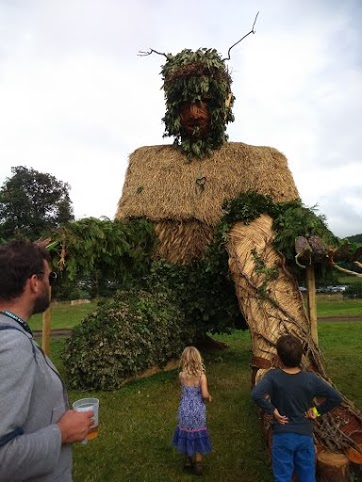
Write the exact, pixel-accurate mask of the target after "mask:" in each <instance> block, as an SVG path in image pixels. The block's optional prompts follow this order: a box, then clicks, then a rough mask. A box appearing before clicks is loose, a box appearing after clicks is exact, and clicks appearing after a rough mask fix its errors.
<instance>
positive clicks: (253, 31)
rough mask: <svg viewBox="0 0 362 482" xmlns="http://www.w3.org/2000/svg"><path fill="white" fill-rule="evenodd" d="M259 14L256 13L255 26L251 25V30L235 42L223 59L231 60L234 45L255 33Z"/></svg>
mask: <svg viewBox="0 0 362 482" xmlns="http://www.w3.org/2000/svg"><path fill="white" fill-rule="evenodd" d="M258 15H259V12H258V13H257V14H256V15H255V19H254V23H253V26H252V27H251V30H250V32H248V33H247V34H246V35H244V37H241V39H240V40H238V41H237V42H235V43H234V44H233V45H232V46H231V47H230V48H229V50H228V56H227V57H225V58H224V59H222V60H223V61H224V60H230V51H231V49H232V48H233V47H235V45H238V44H239V43H240V42H241V41H242V40H244V38H246V37H247V36H248V35H250V34H251V33H255V30H254V27H255V24H256V21H257V19H258Z"/></svg>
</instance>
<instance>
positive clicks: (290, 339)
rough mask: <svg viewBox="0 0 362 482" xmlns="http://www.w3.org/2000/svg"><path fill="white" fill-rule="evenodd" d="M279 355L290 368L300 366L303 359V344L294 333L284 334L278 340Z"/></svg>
mask: <svg viewBox="0 0 362 482" xmlns="http://www.w3.org/2000/svg"><path fill="white" fill-rule="evenodd" d="M277 353H278V357H279V358H280V360H281V361H282V363H283V365H285V366H286V367H288V368H293V367H298V366H299V365H300V363H301V361H302V355H303V346H302V343H301V341H300V340H299V339H298V338H296V337H295V336H293V335H282V336H281V337H280V338H278V341H277Z"/></svg>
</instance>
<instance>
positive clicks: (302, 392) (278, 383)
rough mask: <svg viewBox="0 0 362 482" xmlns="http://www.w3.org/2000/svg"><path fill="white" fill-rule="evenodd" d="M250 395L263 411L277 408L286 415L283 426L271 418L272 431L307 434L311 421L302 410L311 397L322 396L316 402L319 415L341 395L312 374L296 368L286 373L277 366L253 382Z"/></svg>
mask: <svg viewBox="0 0 362 482" xmlns="http://www.w3.org/2000/svg"><path fill="white" fill-rule="evenodd" d="M267 395H268V396H269V397H267V398H266V396H267ZM251 396H252V398H253V400H254V402H255V403H256V404H257V405H258V406H259V407H260V408H261V409H262V410H264V411H265V412H267V413H269V414H271V415H272V414H273V412H274V410H275V408H277V409H278V412H279V413H280V415H286V416H287V417H288V419H289V421H288V423H286V424H285V425H282V424H280V423H279V422H278V421H277V420H276V419H273V426H272V429H273V433H280V432H283V433H285V432H293V433H299V434H311V433H312V432H313V424H312V420H311V419H308V418H306V417H305V412H306V411H307V410H309V409H310V408H311V407H312V406H313V405H314V401H313V399H314V398H315V397H321V398H324V399H325V400H324V401H323V402H322V403H321V404H320V405H318V412H319V413H320V414H321V415H322V414H323V413H326V412H328V411H329V410H331V409H332V408H333V407H335V406H336V405H339V404H340V403H341V402H342V397H341V395H340V394H339V393H338V392H336V390H334V388H332V387H331V386H330V385H328V383H327V382H325V381H324V380H323V379H322V378H320V377H318V376H317V375H316V374H315V373H313V372H304V371H300V372H298V373H294V374H290V373H286V372H284V371H283V370H281V369H279V368H277V369H273V370H270V371H269V372H267V373H266V374H265V375H264V377H263V378H262V379H261V380H260V382H259V383H258V384H257V385H255V387H254V388H253V390H252V392H251Z"/></svg>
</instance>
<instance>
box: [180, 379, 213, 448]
mask: <svg viewBox="0 0 362 482" xmlns="http://www.w3.org/2000/svg"><path fill="white" fill-rule="evenodd" d="M181 390H182V394H181V401H180V405H179V409H178V427H177V428H176V430H175V433H174V436H173V440H172V445H173V446H174V447H176V448H177V449H178V451H179V452H181V453H183V454H187V455H188V456H189V457H192V456H193V455H194V454H195V452H199V453H200V454H206V453H207V452H210V451H211V441H210V437H209V432H208V430H207V427H206V406H205V402H204V400H203V398H202V394H201V387H200V384H199V385H197V386H186V385H181Z"/></svg>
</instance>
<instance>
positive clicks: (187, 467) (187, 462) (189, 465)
mask: <svg viewBox="0 0 362 482" xmlns="http://www.w3.org/2000/svg"><path fill="white" fill-rule="evenodd" d="M191 469H192V458H191V457H189V456H188V455H186V457H185V461H184V470H191Z"/></svg>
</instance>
